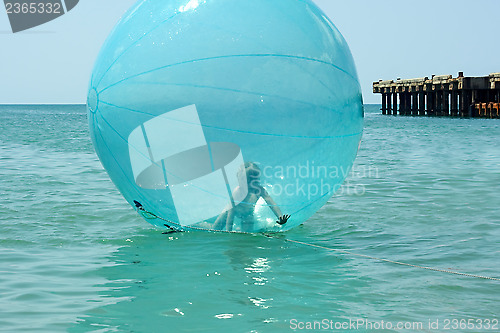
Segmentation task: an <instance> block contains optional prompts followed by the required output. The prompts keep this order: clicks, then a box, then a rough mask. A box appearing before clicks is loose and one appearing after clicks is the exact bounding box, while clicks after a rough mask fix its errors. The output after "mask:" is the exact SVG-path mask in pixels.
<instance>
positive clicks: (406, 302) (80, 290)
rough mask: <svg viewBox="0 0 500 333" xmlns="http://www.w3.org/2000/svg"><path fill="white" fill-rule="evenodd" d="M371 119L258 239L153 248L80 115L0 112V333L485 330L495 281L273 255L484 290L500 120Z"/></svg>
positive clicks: (494, 259) (497, 269) (493, 225)
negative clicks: (309, 198) (337, 177)
mask: <svg viewBox="0 0 500 333" xmlns="http://www.w3.org/2000/svg"><path fill="white" fill-rule="evenodd" d="M378 113H379V111H378V106H371V105H368V106H367V107H366V123H365V135H364V138H363V143H362V146H361V150H360V152H359V156H358V158H357V160H356V165H355V167H354V169H353V173H352V174H351V175H350V176H349V179H348V181H347V183H346V184H345V185H344V187H343V188H342V190H341V191H340V192H339V193H338V194H337V195H336V196H335V197H334V198H332V199H331V200H330V201H329V203H328V204H327V205H326V206H325V207H323V208H322V209H321V210H320V211H319V212H318V213H317V214H316V215H315V216H314V217H313V218H312V219H311V220H309V221H308V222H307V223H305V224H304V225H302V226H300V227H297V228H295V229H293V230H292V231H289V232H287V233H284V234H281V235H279V236H277V237H276V238H267V237H264V236H261V235H256V236H246V235H226V234H208V233H196V232H194V233H182V234H174V235H162V234H161V232H159V231H157V230H154V229H153V228H152V227H150V226H149V224H147V223H146V222H144V221H143V220H142V219H141V218H140V217H139V216H138V215H137V214H136V213H135V212H134V211H133V209H132V208H131V207H129V206H128V205H127V204H126V203H125V201H124V200H123V199H122V197H121V196H120V194H119V193H118V192H117V190H116V189H115V187H114V185H113V184H112V183H111V182H110V180H109V178H108V177H107V175H106V173H105V171H104V170H103V169H102V167H101V165H100V163H99V161H98V160H97V157H96V155H95V153H94V151H93V148H92V145H91V143H90V140H89V138H88V131H87V119H86V114H85V108H84V107H83V106H2V107H0V168H1V169H0V170H1V177H0V212H1V213H0V331H5V332H65V331H68V332H219V331H228V332H293V331H294V330H293V328H297V329H296V331H302V330H300V329H298V328H299V323H301V324H304V325H306V324H307V323H308V322H310V323H313V322H314V321H323V320H327V321H332V322H333V323H347V322H348V321H349V319H351V320H357V319H359V320H365V325H361V324H363V322H361V321H360V326H359V327H357V329H356V330H355V329H353V328H352V327H351V328H350V329H347V330H346V331H348V330H350V331H358V332H370V331H377V332H382V331H383V332H392V331H396V329H392V330H391V329H387V327H380V322H381V321H382V320H383V321H384V323H388V322H389V323H391V324H394V325H396V324H397V323H399V322H401V323H412V322H416V323H419V322H421V323H422V328H423V329H422V331H425V332H431V331H436V332H437V331H443V330H445V329H446V323H448V328H450V329H452V328H453V324H454V322H453V320H456V322H455V323H458V321H459V320H469V319H473V320H474V323H475V325H476V326H475V327H474V329H466V328H463V327H462V328H460V327H459V326H457V329H455V330H453V331H454V332H461V331H463V332H471V331H473V332H477V331H480V332H482V331H484V332H492V331H496V332H498V331H500V328H499V326H498V324H497V325H496V329H495V326H494V323H495V321H494V320H495V319H496V320H498V318H499V313H500V282H495V281H488V280H481V279H473V278H467V277H460V276H455V275H449V274H444V273H438V272H433V271H427V270H420V269H415V268H411V267H404V266H398V265H394V264H389V263H382V262H377V261H373V260H369V259H364V258H360V257H356V256H351V255H344V254H340V253H337V252H331V251H327V250H323V249H315V248H312V247H308V246H304V245H298V244H295V243H290V242H286V239H290V240H298V241H305V242H308V243H313V244H318V245H323V246H327V247H331V248H336V249H347V250H350V251H352V252H354V253H359V254H365V255H370V256H376V257H382V258H388V259H393V260H400V261H404V262H408V263H412V264H417V265H426V266H432V267H438V268H445V269H452V270H457V271H461V272H468V273H474V274H480V275H486V276H494V277H500V265H499V258H500V245H499V237H500V208H499V202H500V148H499V147H500V146H499V144H498V142H500V122H499V121H497V120H481V119H479V120H477V119H476V120H474V119H447V118H411V117H393V116H382V115H379V114H378ZM429 320H430V321H431V322H432V323H437V324H438V325H439V330H432V329H431V328H429ZM480 320H482V322H483V328H485V327H486V323H487V320H491V324H490V327H489V328H490V329H489V330H487V329H482V330H481V329H478V327H479V326H478V323H479V322H480ZM437 321H438V322H437ZM448 321H449V322H448ZM366 322H370V324H371V325H372V326H370V325H369V324H366ZM377 325H378V326H377ZM300 327H302V326H300ZM407 327H409V326H407ZM416 327H418V326H416ZM434 327H435V326H434ZM330 328H331V327H330ZM377 328H380V329H377ZM382 328H383V329H382ZM403 331H406V332H410V331H412V332H413V331H417V330H416V329H415V330H413V329H409V330H403Z"/></svg>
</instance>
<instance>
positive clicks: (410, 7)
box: [0, 0, 500, 104]
mask: <svg viewBox="0 0 500 333" xmlns="http://www.w3.org/2000/svg"><path fill="white" fill-rule="evenodd" d="M187 1H188V0H186V2H187ZM248 1H251V0H248ZM270 1H272V0H270ZM134 2H135V0H81V1H80V3H79V4H78V5H77V6H76V7H75V8H74V9H73V10H72V11H70V12H69V13H68V14H66V15H64V16H62V17H60V18H58V19H56V20H54V21H51V22H49V23H47V24H44V25H42V26H39V27H37V28H34V29H31V30H28V31H26V32H21V33H17V34H12V32H11V30H10V26H9V23H8V20H7V14H6V12H5V9H4V8H0V45H1V52H0V68H1V72H0V73H1V75H0V88H1V89H0V104H7V103H84V102H85V100H86V90H87V84H88V80H89V77H90V72H91V70H92V67H93V63H94V60H95V58H96V56H97V53H98V52H99V49H100V47H101V45H102V43H103V42H104V39H105V38H106V36H107V35H108V33H109V31H110V30H111V28H112V27H113V26H114V24H115V23H116V22H117V20H118V19H119V17H120V16H121V15H122V14H123V13H124V12H125V11H126V10H127V8H128V7H130V6H131V5H132V4H133V3H134ZM315 2H316V3H317V4H318V5H319V6H320V7H321V8H322V9H323V10H324V11H325V12H326V14H327V15H328V16H329V17H330V18H331V19H332V21H333V22H334V23H335V25H336V26H337V27H338V28H339V29H340V31H341V32H342V33H343V35H344V36H345V38H346V40H347V41H348V43H349V45H350V47H351V51H352V53H353V55H354V58H355V60H356V65H357V68H358V73H359V77H360V80H361V85H362V87H363V95H364V100H365V102H366V103H379V100H380V98H379V96H377V95H373V94H372V92H371V86H372V82H373V81H378V79H395V78H397V77H402V78H413V77H422V76H430V75H432V74H436V75H439V74H453V75H457V72H458V71H464V72H465V74H466V75H471V76H472V75H478V76H479V75H481V76H482V75H488V74H490V73H492V72H500V57H499V54H500V43H499V42H498V40H499V38H498V31H499V28H498V19H497V18H496V17H497V16H498V14H499V13H500V0H476V1H470V0H420V1H401V0H379V1H373V0H351V1H346V0H343V1H340V0H315Z"/></svg>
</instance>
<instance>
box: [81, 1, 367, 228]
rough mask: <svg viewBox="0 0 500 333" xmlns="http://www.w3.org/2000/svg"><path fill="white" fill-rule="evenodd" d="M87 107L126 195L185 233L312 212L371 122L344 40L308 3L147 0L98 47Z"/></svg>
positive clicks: (95, 136)
mask: <svg viewBox="0 0 500 333" xmlns="http://www.w3.org/2000/svg"><path fill="white" fill-rule="evenodd" d="M87 106H88V115H89V123H90V133H91V137H92V140H93V143H94V146H95V149H96V151H97V154H98V156H99V158H100V160H101V162H102V164H103V166H104V168H105V169H106V170H107V172H108V173H109V176H110V177H111V179H112V180H113V182H114V183H115V184H116V186H117V187H118V189H119V190H120V192H121V193H122V194H123V196H124V197H125V199H126V200H127V201H128V202H129V203H130V204H131V205H132V206H133V207H136V208H137V209H138V211H139V212H140V213H141V214H142V215H143V216H144V217H145V219H146V220H147V221H148V222H150V223H152V224H153V225H156V226H159V227H166V226H165V225H167V226H168V227H170V228H172V229H176V230H221V231H232V232H262V231H284V230H288V229H290V228H292V227H294V226H297V225H299V224H301V223H303V222H304V221H306V220H307V219H308V218H310V217H311V216H312V215H313V214H314V213H315V212H316V211H317V210H318V209H319V208H321V207H322V206H323V205H324V204H325V203H326V202H327V201H328V200H329V199H330V198H331V197H332V195H333V194H334V193H335V191H336V190H338V189H339V187H340V186H341V184H342V182H343V181H344V178H345V176H346V175H347V173H348V172H349V170H350V168H351V166H352V164H353V161H354V158H355V156H356V153H357V149H358V146H359V142H360V140H361V135H362V128H363V105H362V96H361V91H360V85H359V81H358V77H357V73H356V69H355V66H354V62H353V58H352V56H351V53H350V51H349V48H348V46H347V43H346V42H345V40H344V38H343V37H342V35H341V34H340V32H339V31H338V30H337V29H336V27H335V26H334V25H333V23H332V22H331V21H330V20H329V19H328V17H327V16H326V15H325V14H324V13H323V12H322V11H321V10H320V9H319V8H318V7H317V6H316V5H315V4H314V3H313V2H312V1H310V0H272V1H271V0H144V1H139V2H138V3H137V4H136V5H135V6H134V7H133V8H131V9H130V10H129V11H128V13H127V14H126V15H125V16H124V17H123V18H122V19H121V21H120V22H119V23H118V25H117V26H116V27H115V28H114V30H113V31H112V33H111V35H110V36H109V38H108V39H107V41H106V43H105V45H104V46H103V48H102V50H101V53H100V55H99V57H98V59H97V62H96V64H95V68H94V71H93V73H92V78H91V81H90V87H89V92H88V100H87ZM284 215H290V216H291V217H290V218H289V219H288V221H287V222H286V223H284V224H280V223H277V222H281V223H283V222H285V221H286V217H284V218H283V216H284ZM280 217H281V221H280V220H279V218H280ZM325 223H334V221H325Z"/></svg>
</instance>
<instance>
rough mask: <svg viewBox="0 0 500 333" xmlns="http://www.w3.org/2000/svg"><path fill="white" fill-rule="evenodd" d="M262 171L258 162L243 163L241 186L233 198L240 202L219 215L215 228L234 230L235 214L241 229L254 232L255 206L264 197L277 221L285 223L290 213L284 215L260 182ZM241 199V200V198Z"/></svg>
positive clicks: (239, 176)
mask: <svg viewBox="0 0 500 333" xmlns="http://www.w3.org/2000/svg"><path fill="white" fill-rule="evenodd" d="M260 175H261V171H260V168H259V167H258V165H257V164H255V163H253V162H246V163H245V164H243V165H241V167H240V169H239V170H238V173H237V177H238V182H239V184H240V185H239V186H238V187H236V189H235V190H234V191H233V198H235V199H236V200H237V201H238V202H239V203H238V204H235V203H231V204H230V205H229V206H228V207H226V208H225V209H224V211H223V212H222V213H221V214H220V215H219V216H218V217H217V220H216V221H215V223H214V226H213V228H214V230H226V231H232V230H233V223H234V218H235V216H236V217H237V218H239V219H240V220H241V231H243V232H253V231H255V224H256V221H255V216H254V211H255V206H256V204H257V201H258V200H259V199H260V198H262V199H264V201H265V202H266V203H267V204H268V205H269V208H270V209H271V210H272V211H273V213H274V215H276V218H277V219H278V220H277V221H276V223H277V224H279V225H284V224H285V223H286V222H287V221H288V219H289V218H290V215H283V214H282V212H281V210H280V208H279V207H278V205H277V204H276V202H275V201H274V200H273V198H272V197H271V196H270V195H269V193H267V191H266V189H265V188H264V187H263V186H262V185H261V183H260ZM240 199H241V200H240Z"/></svg>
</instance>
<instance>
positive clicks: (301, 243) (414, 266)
mask: <svg viewBox="0 0 500 333" xmlns="http://www.w3.org/2000/svg"><path fill="white" fill-rule="evenodd" d="M273 238H275V237H273ZM285 241H286V242H289V243H295V244H300V245H305V246H309V247H315V248H318V249H323V250H328V251H334V252H339V253H343V254H348V255H351V256H355V257H361V258H365V259H371V260H376V261H381V262H386V263H390V264H396V265H401V266H407V267H413V268H419V269H425V270H428V271H434V272H440V273H448V274H454V275H460V276H465V277H470V278H476V279H484V280H492V281H500V278H495V277H490V276H483V275H476V274H469V273H462V272H457V271H453V270H449V269H441V268H434V267H428V266H421V265H414V264H409V263H406V262H401V261H395V260H389V259H383V258H377V257H373V256H369V255H366V254H358V253H353V252H350V251H347V250H341V249H334V248H330V247H326V246H321V245H316V244H310V243H306V242H301V241H296V240H293V239H285Z"/></svg>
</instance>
